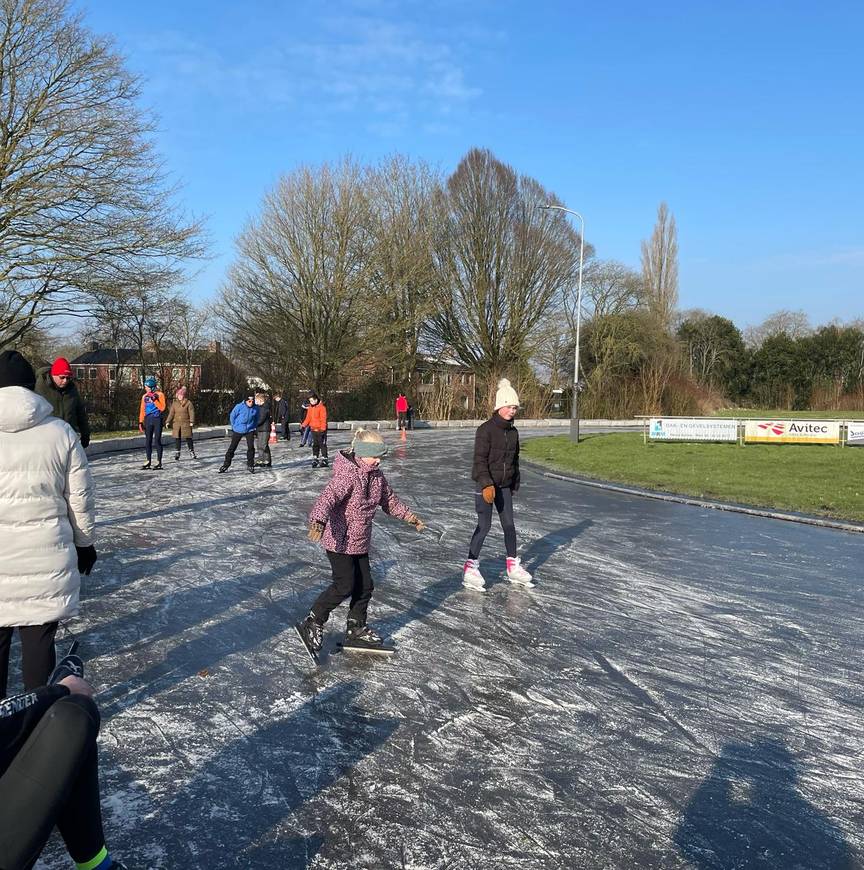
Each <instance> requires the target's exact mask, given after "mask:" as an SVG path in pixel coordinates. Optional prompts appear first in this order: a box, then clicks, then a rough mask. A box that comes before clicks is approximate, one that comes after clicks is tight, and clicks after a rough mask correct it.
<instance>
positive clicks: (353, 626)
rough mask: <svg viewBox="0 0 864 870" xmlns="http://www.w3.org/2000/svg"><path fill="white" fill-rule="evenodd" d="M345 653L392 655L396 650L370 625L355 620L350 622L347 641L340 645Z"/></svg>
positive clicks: (346, 634) (346, 636)
mask: <svg viewBox="0 0 864 870" xmlns="http://www.w3.org/2000/svg"><path fill="white" fill-rule="evenodd" d="M339 646H341V648H342V649H343V650H345V652H364V653H377V654H378V655H385V656H389V655H392V654H393V653H394V652H395V651H396V648H395V647H394V646H393V644H392V643H385V642H384V640H383V639H382V637H381V635H380V634H378V632H377V631H375V629H373V628H370V627H369V626H368V625H363V624H361V623H359V622H357V621H356V620H354V619H349V620H348V630H347V631H346V632H345V640H343V641H342V643H341V644H339Z"/></svg>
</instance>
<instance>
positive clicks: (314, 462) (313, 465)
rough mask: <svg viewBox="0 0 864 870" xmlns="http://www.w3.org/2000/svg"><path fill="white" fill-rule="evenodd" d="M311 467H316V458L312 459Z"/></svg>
mask: <svg viewBox="0 0 864 870" xmlns="http://www.w3.org/2000/svg"><path fill="white" fill-rule="evenodd" d="M312 467H313V468H317V467H318V460H317V459H313V460H312Z"/></svg>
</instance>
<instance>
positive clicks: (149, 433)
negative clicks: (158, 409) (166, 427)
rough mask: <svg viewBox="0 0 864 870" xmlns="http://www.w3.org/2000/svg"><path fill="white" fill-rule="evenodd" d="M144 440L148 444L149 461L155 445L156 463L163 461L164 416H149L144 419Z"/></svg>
mask: <svg viewBox="0 0 864 870" xmlns="http://www.w3.org/2000/svg"><path fill="white" fill-rule="evenodd" d="M144 438H145V439H146V444H147V461H148V462H149V461H150V457H151V456H152V455H153V443H154V441H155V443H156V461H157V462H161V461H162V415H161V414H148V415H147V416H146V417H145V418H144Z"/></svg>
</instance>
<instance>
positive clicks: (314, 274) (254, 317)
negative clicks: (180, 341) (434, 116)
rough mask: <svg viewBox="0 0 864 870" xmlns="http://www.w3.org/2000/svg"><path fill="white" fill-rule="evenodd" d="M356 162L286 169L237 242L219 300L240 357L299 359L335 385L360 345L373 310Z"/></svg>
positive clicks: (303, 368)
mask: <svg viewBox="0 0 864 870" xmlns="http://www.w3.org/2000/svg"><path fill="white" fill-rule="evenodd" d="M368 226H369V208H368V199H367V196H366V192H365V189H364V185H363V181H362V177H361V173H360V170H359V169H358V167H357V166H356V165H355V164H354V163H352V162H350V161H345V162H343V163H341V164H339V165H338V166H336V167H331V166H329V165H326V164H325V165H324V166H322V167H321V168H320V169H309V168H303V169H299V170H297V171H296V172H293V173H291V174H290V175H287V176H285V177H283V178H282V179H281V180H280V182H279V183H278V185H277V186H276V188H275V189H274V190H273V191H271V192H270V193H269V194H267V196H266V197H265V200H264V205H263V208H262V210H261V214H260V215H259V217H258V218H257V219H256V220H254V221H252V222H251V223H250V224H249V226H248V227H247V228H246V230H245V231H244V232H243V233H242V234H241V236H240V238H239V240H238V242H237V248H238V251H237V259H236V261H235V262H234V264H233V266H232V267H231V270H230V272H229V275H228V279H227V282H226V284H225V287H224V288H223V291H222V294H221V300H220V304H219V306H218V310H219V316H220V318H221V320H222V322H223V323H224V325H225V327H226V330H227V332H228V334H230V336H231V341H232V346H233V347H234V349H235V351H236V352H237V354H238V355H239V356H240V358H242V359H244V360H246V361H248V363H249V365H250V368H251V370H252V371H255V370H256V369H260V366H261V365H262V364H265V365H268V366H269V367H270V368H271V369H273V368H274V367H277V366H279V365H281V366H283V367H284V368H286V369H288V368H294V369H295V370H296V371H297V372H298V373H299V375H300V376H302V377H303V378H304V379H305V381H306V383H307V384H309V385H311V386H315V387H316V388H318V389H320V390H326V389H328V388H329V387H332V386H333V384H334V383H335V381H336V378H337V376H338V374H339V373H340V372H341V370H342V368H343V367H344V366H345V365H346V364H347V363H348V362H349V361H350V360H352V359H353V358H354V357H355V356H356V354H357V353H358V351H359V350H360V348H361V346H362V337H363V334H364V332H365V329H366V320H367V318H368V317H369V316H370V315H371V314H372V313H374V308H375V305H374V297H373V295H372V294H370V292H369V278H370V260H371V248H372V240H371V237H370V234H369V231H368Z"/></svg>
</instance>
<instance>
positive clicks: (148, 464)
mask: <svg viewBox="0 0 864 870" xmlns="http://www.w3.org/2000/svg"><path fill="white" fill-rule="evenodd" d="M151 467H152V466H151V465H150V460H149V459H148V460H147V461H146V462H145V463H144V464H143V465H142V466H141V470H142V471H149V470H150V468H151Z"/></svg>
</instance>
